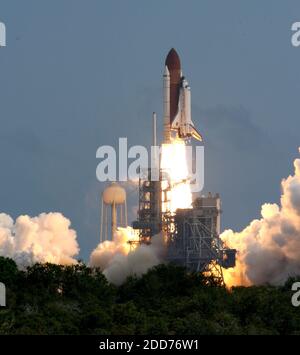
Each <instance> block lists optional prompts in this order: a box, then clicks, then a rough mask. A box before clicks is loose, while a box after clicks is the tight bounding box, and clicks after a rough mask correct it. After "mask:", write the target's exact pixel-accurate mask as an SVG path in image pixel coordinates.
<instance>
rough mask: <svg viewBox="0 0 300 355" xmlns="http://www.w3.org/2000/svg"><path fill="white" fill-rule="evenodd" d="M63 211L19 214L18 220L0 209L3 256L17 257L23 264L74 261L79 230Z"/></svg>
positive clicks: (67, 262) (22, 265)
mask: <svg viewBox="0 0 300 355" xmlns="http://www.w3.org/2000/svg"><path fill="white" fill-rule="evenodd" d="M70 224H71V222H70V221H69V220H68V219H67V218H65V217H64V216H63V215H62V214H61V213H56V212H55V213H52V212H51V213H41V214H40V215H39V216H37V217H29V216H27V215H22V216H19V217H18V218H17V219H16V221H15V222H14V220H13V219H12V218H11V217H10V216H9V215H7V214H5V213H0V256H5V257H9V258H12V259H13V260H15V262H16V263H17V265H18V266H19V267H20V268H25V267H27V266H30V265H33V264H34V263H37V262H39V263H46V262H49V263H54V264H74V263H76V262H77V261H76V260H75V259H74V256H75V255H77V254H78V252H79V246H78V243H77V241H76V232H75V231H74V230H73V229H70Z"/></svg>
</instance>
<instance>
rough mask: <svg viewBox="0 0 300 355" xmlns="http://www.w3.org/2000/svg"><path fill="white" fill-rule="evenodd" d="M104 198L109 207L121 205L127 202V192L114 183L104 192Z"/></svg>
mask: <svg viewBox="0 0 300 355" xmlns="http://www.w3.org/2000/svg"><path fill="white" fill-rule="evenodd" d="M102 198H103V202H104V203H105V204H107V205H112V204H113V203H115V204H116V205H120V204H122V203H124V202H125V200H126V191H125V190H124V189H123V187H121V186H120V185H118V184H117V183H115V182H113V183H112V184H111V185H110V186H108V187H107V188H106V189H105V190H104V191H103V193H102Z"/></svg>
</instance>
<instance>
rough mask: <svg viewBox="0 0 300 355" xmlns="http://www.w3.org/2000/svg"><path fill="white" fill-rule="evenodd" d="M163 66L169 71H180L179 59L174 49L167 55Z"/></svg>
mask: <svg viewBox="0 0 300 355" xmlns="http://www.w3.org/2000/svg"><path fill="white" fill-rule="evenodd" d="M165 64H166V66H167V67H168V69H169V71H172V70H180V58H179V55H178V53H177V52H176V50H175V49H174V48H172V49H171V50H170V52H169V53H168V55H167V58H166V62H165Z"/></svg>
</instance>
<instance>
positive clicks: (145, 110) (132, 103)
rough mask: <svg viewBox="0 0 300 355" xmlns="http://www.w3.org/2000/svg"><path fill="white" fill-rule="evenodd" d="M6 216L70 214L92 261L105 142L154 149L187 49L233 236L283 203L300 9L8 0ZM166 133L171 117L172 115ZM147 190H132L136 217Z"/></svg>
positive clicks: (292, 133) (3, 55)
mask: <svg viewBox="0 0 300 355" xmlns="http://www.w3.org/2000/svg"><path fill="white" fill-rule="evenodd" d="M0 21H2V22H4V23H5V25H6V28H7V47H5V48H0V210H1V211H3V212H5V213H8V214H10V215H11V216H13V217H14V218H15V217H17V216H18V215H20V214H29V215H31V216H34V215H37V214H39V213H41V212H49V211H59V212H62V213H63V214H64V215H65V216H66V217H68V218H69V219H70V220H71V221H72V226H73V228H74V229H75V230H76V231H77V233H78V239H79V243H80V247H81V254H80V256H81V257H82V258H84V259H87V257H88V255H89V253H90V251H91V249H93V248H94V247H95V246H96V244H97V243H98V241H99V223H100V221H99V217H100V192H101V190H102V188H103V186H102V185H101V184H100V183H98V182H97V180H96V176H95V170H96V166H97V164H98V161H97V160H96V157H95V154H96V150H97V147H98V146H100V145H103V144H109V145H115V144H116V143H117V139H118V137H128V139H129V143H130V144H145V143H146V144H150V142H151V113H152V111H157V113H158V117H159V118H161V114H162V73H163V63H164V59H165V55H166V54H167V52H168V51H169V49H170V48H171V47H175V48H176V49H177V51H178V53H179V55H180V56H181V61H182V66H183V71H184V74H185V75H186V76H187V78H188V80H189V82H190V85H191V88H192V113H193V120H194V122H195V124H196V126H197V127H198V129H199V130H200V132H202V134H203V136H204V139H205V164H206V165H205V189H206V191H213V192H220V194H221V197H222V200H223V217H222V225H223V228H228V227H231V228H234V229H240V228H242V227H243V226H245V225H246V223H248V222H249V221H250V220H252V219H253V218H256V217H259V213H260V206H261V204H262V203H264V202H278V200H279V197H280V180H281V178H282V177H285V176H288V174H290V173H291V172H292V160H293V158H294V157H295V156H296V155H297V147H298V146H299V145H300V139H299V135H300V124H299V122H300V100H299V93H300V64H299V63H300V47H298V48H295V47H292V45H291V34H292V32H291V30H290V28H291V25H292V23H293V22H295V21H300V2H299V1H282V2H280V4H279V2H275V1H248V2H246V1H221V0H220V1H211V0H207V1H199V0H195V1H176V0H172V1H166V0H164V1H158V0H156V1H153V0H151V1H129V0H127V1H121V0H120V1H111V0H110V1H102V0H87V1H83V0H81V1H79V0H51V1H50V0H49V1H40V0H35V1H33V0H26V1H23V0H20V1H15V0H0ZM160 126H161V120H160ZM136 197H137V195H136V191H135V190H134V189H131V191H130V192H129V200H130V206H129V207H130V214H129V215H130V217H131V219H132V218H133V217H134V214H133V213H132V212H131V211H132V210H133V208H134V204H135V203H136V201H135V200H136Z"/></svg>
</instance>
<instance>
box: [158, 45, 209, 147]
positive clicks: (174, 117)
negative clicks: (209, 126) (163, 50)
mask: <svg viewBox="0 0 300 355" xmlns="http://www.w3.org/2000/svg"><path fill="white" fill-rule="evenodd" d="M163 91H164V143H169V142H170V141H171V137H172V132H176V135H177V136H178V137H179V138H182V139H190V138H191V137H193V138H195V139H197V140H198V141H202V140H203V139H202V136H201V134H200V133H199V132H198V130H197V129H196V128H195V125H194V123H193V121H192V117H191V88H190V86H189V84H188V82H187V80H186V79H185V77H184V76H183V75H182V72H181V65H180V58H179V55H178V54H177V52H176V50H175V49H174V48H172V49H171V50H170V52H169V53H168V55H167V58H166V61H165V71H164V76H163Z"/></svg>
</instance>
